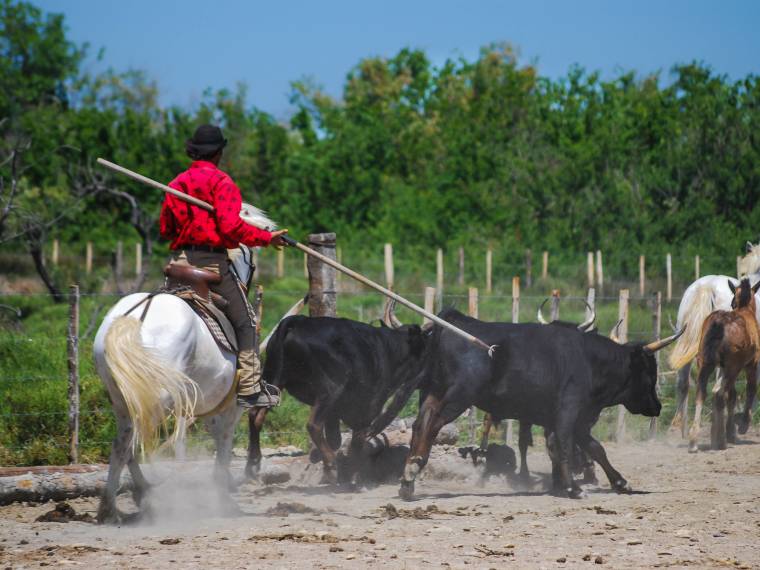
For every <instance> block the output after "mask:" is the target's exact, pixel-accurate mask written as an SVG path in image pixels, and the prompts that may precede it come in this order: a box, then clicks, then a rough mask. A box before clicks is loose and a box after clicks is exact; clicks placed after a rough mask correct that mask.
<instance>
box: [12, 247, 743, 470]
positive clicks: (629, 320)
mask: <svg viewBox="0 0 760 570" xmlns="http://www.w3.org/2000/svg"><path fill="white" fill-rule="evenodd" d="M56 250H57V253H56V256H57V257H56V259H55V263H56V264H58V263H61V262H62V261H63V260H64V256H62V255H61V254H60V246H58V247H57V248H56ZM88 251H89V252H90V253H89V256H88V262H87V263H86V266H87V268H88V271H92V270H93V269H92V267H93V257H92V253H91V249H90V248H88ZM135 251H139V248H137V247H136V248H135ZM389 251H390V253H389ZM489 251H490V250H489ZM4 255H6V257H7V255H8V254H4ZM341 257H342V253H341V252H340V251H338V258H339V259H340V258H341ZM449 257H451V256H449ZM493 258H494V255H493V252H491V253H487V254H486V256H485V263H484V264H483V271H482V273H481V272H479V271H470V272H467V271H465V270H464V255H463V253H462V250H461V249H460V250H459V252H458V253H457V255H456V256H455V258H454V261H455V263H454V267H455V269H454V270H453V271H450V272H448V273H447V272H445V271H444V267H443V263H444V261H445V260H446V259H447V257H445V256H443V255H440V254H439V255H437V258H436V265H437V267H436V275H435V281H434V282H435V284H436V287H424V288H418V289H417V290H412V289H410V290H406V291H405V290H404V288H401V289H396V288H395V287H394V290H398V292H399V294H401V295H402V296H404V297H407V298H409V299H410V300H412V301H414V302H417V303H419V304H421V305H422V304H423V303H424V304H425V305H426V309H428V310H431V311H433V310H435V311H438V310H440V309H441V308H443V307H446V306H455V307H458V308H460V310H463V312H468V313H469V314H471V315H474V316H477V317H478V318H481V319H483V320H491V321H512V322H535V320H536V319H535V315H536V311H537V308H538V307H539V306H540V305H541V304H542V303H543V302H544V301H545V300H546V299H547V297H552V292H553V293H554V295H553V296H554V298H556V299H557V303H556V307H557V309H556V310H553V311H552V317H553V318H561V319H562V320H568V321H577V322H580V321H581V320H583V319H584V316H585V313H586V305H585V303H587V302H588V301H589V299H591V304H592V305H593V307H594V309H595V310H596V312H597V324H598V328H599V331H600V333H602V334H608V331H610V330H611V329H612V328H613V327H614V325H615V324H616V323H617V322H618V320H619V317H620V315H625V321H626V322H625V325H624V327H623V328H624V329H625V330H626V333H627V338H628V339H629V340H652V339H653V338H659V337H660V335H661V329H662V319H663V318H665V317H664V316H663V315H664V312H663V311H667V313H668V314H669V315H670V316H671V317H672V320H673V321H674V320H675V313H676V309H677V307H678V304H679V303H680V300H681V297H680V296H676V295H674V294H673V289H674V285H673V272H672V267H673V265H672V261H671V258H670V256H668V257H667V259H668V262H667V264H666V268H667V270H666V275H665V279H664V281H662V280H659V281H658V279H660V276H658V275H657V274H656V273H655V272H651V271H650V273H649V277H647V273H646V270H647V265H646V262H645V261H644V259H643V257H640V258H639V279H638V281H637V280H630V279H627V280H626V279H611V278H610V277H609V276H607V278H606V282H605V275H604V267H603V265H602V264H601V257H600V255H599V252H596V253H594V254H593V255H592V254H589V256H588V258H587V260H586V261H587V264H586V267H585V269H586V275H585V276H582V278H581V281H584V280H583V277H585V278H586V279H585V283H584V282H581V283H578V282H577V276H578V268H577V266H573V267H572V268H563V267H562V266H561V265H559V264H555V265H552V266H550V265H549V259H550V256H549V255H548V252H544V253H543V255H542V256H541V269H540V271H536V272H535V273H536V275H534V274H533V273H534V272H533V260H532V258H531V256H530V255H527V254H526V258H525V260H524V261H523V262H519V263H514V264H506V263H504V264H501V265H500V266H499V270H500V271H501V272H507V271H510V270H511V269H513V270H514V271H513V273H514V274H515V276H514V277H513V278H512V279H511V281H504V280H501V282H500V285H499V286H497V287H495V286H494V274H495V272H494V265H493ZM257 261H258V271H257V279H264V280H266V279H276V278H283V277H285V276H286V275H288V274H289V275H292V276H296V277H300V276H303V277H304V278H306V268H305V264H304V267H303V268H301V266H300V260H299V259H298V256H296V255H294V256H292V258H291V260H290V262H289V263H287V264H286V263H285V256H284V253H282V252H275V253H273V254H269V255H267V256H265V255H264V253H262V252H259V255H258V259H257ZM344 261H345V260H344ZM365 261H366V260H365ZM715 261H717V260H715ZM6 262H7V260H6ZM141 262H142V261H141V255H140V254H139V253H136V256H135V263H136V267H135V272H136V274H138V273H139V271H140V270H141V269H142V268H141V267H140V263H141ZM383 262H384V263H382V264H380V265H379V266H378V264H377V263H375V265H371V264H370V265H371V267H370V268H369V271H367V272H368V273H370V275H371V276H373V277H377V274H378V273H379V274H380V278H379V279H378V280H381V279H383V277H384V279H385V282H386V283H387V284H388V285H389V286H395V285H396V284H397V283H398V280H397V279H396V278H395V271H394V270H395V268H394V264H393V254H392V247H390V248H388V247H386V249H385V257H384V259H383ZM722 262H723V265H725V260H722ZM710 263H711V260H710V259H709V258H700V257H699V256H696V257H695V258H694V270H695V273H694V274H693V276H695V277H698V276H699V272H700V270H701V268H704V267H708V266H709V265H710ZM681 265H683V264H681ZM737 265H738V261H737ZM582 273H583V272H582V271H581V275H582ZM555 274H559V275H566V276H568V275H569V276H574V277H575V278H576V280H575V281H576V282H575V283H573V282H572V279H570V278H569V277H556V278H555V277H554V275H555ZM473 275H474V277H473ZM420 279H421V280H425V281H428V282H433V279H432V276H430V275H427V274H425V275H423V277H419V278H418V279H417V280H414V279H412V280H409V282H410V283H412V284H414V283H416V282H417V281H419V280H420ZM474 279H481V280H482V285H483V287H481V288H475V287H465V284H467V283H470V282H472V281H473V280H474ZM154 280H155V281H156V282H158V281H160V278H158V279H154ZM505 282H506V283H510V282H511V285H512V286H511V290H510V291H506V290H505V289H506V285H504V286H502V285H501V283H505ZM688 282H689V280H688V279H683V280H681V281H679V283H678V284H677V286H678V285H684V284H686V283H688ZM304 283H305V281H304ZM554 284H556V285H558V286H559V287H565V288H566V289H570V290H571V291H579V290H583V289H584V288H586V287H588V288H590V289H593V290H594V292H595V293H598V292H601V294H598V295H593V296H591V297H589V295H588V294H585V295H579V294H569V295H565V296H563V295H561V292H560V291H559V290H556V289H555V290H553V291H552V285H554ZM405 285H406V286H407V287H409V286H410V285H408V284H406V283H405ZM663 285H664V287H661V286H663ZM412 286H413V285H412ZM618 287H619V288H620V289H619V290H618V291H616V293H617V295H612V294H610V293H611V292H612V291H613V290H615V288H618ZM521 288H522V291H526V290H527V292H528V293H529V294H523V293H521ZM679 288H682V287H679ZM661 289H666V292H664V293H663V292H662V291H661ZM431 290H432V294H431ZM539 291H540V292H541V294H538V293H539ZM623 291H625V292H626V293H625V294H623ZM338 292H339V299H340V301H339V313H340V315H341V316H344V317H347V318H352V319H355V320H359V321H364V322H370V321H372V320H375V319H378V318H380V317H381V315H382V304H383V300H382V299H381V298H380V297H379V296H378V295H376V294H373V293H368V292H366V291H362V290H359V289H358V288H357V287H356V286H354V285H353V284H352V283H349V282H347V280H346V279H345V278H344V279H342V280H340V279H339V285H338ZM631 292H633V295H631ZM302 296H303V290H300V291H298V290H280V289H278V290H273V291H270V292H268V293H267V294H266V297H265V298H266V299H267V300H268V301H269V300H273V299H277V298H279V299H280V301H281V302H280V303H279V305H282V306H284V305H286V304H289V302H292V300H293V299H297V298H299V297H302ZM50 297H51V295H50V294H49V293H45V292H38V291H0V303H3V304H6V303H7V304H9V305H10V306H12V305H13V299H27V300H29V299H40V300H42V299H47V298H50ZM74 297H76V301H74V299H73V298H74ZM119 297H120V295H119V294H117V293H113V292H110V291H81V292H78V293H77V294H76V295H73V294H72V295H70V298H71V303H72V310H71V313H70V315H71V316H70V318H69V326H70V327H71V322H72V320H74V316H73V315H75V314H76V315H77V316H76V320H77V321H78V319H79V317H78V313H79V299H80V298H85V299H98V300H99V301H102V302H104V303H107V302H109V301H114V302H115V301H116V300H117V299H118V298H119ZM560 301H561V302H560ZM553 304H554V303H553ZM74 305H76V306H74ZM273 305H277V303H273ZM560 307H561V309H560ZM267 313H268V315H269V316H268V318H269V319H270V320H273V319H275V317H276V315H272V310H268V311H267ZM399 316H400V317H401V318H402V320H404V321H406V320H409V321H410V322H412V321H411V319H415V318H417V317H416V316H414V315H413V314H411V313H409V312H404V310H403V309H400V310H399ZM667 320H669V319H667V318H666V322H667ZM90 325H91V324H90ZM68 336H69V340H68V343H67V347H66V350H67V351H68V354H69V359H68V360H69V374H68V386H69V387H70V388H71V385H72V383H76V385H77V388H76V389H75V390H72V389H70V390H69V392H70V394H69V398H68V402H69V407H68V409H56V410H39V411H28V410H25V411H14V410H10V411H3V412H1V413H0V421H5V420H14V419H23V418H38V419H39V418H46V417H52V418H62V417H68V419H69V431H70V433H69V438H70V440H69V441H68V442H66V443H62V442H60V441H59V440H56V441H47V442H46V443H45V445H48V446H51V447H58V448H61V449H69V456H70V459H71V460H72V461H76V459H77V458H78V447H79V446H80V445H89V446H97V445H108V444H110V441H105V440H100V439H98V440H95V439H90V440H84V441H79V430H78V424H79V419H80V418H86V417H89V416H104V417H105V416H108V415H109V414H110V413H111V410H110V408H108V407H90V408H88V407H84V408H80V407H79V394H78V391H79V388H78V373H77V374H72V371H71V354H72V347H71V344H72V342H73V343H76V344H78V343H79V341H80V334H79V330H78V326H77V328H76V331H75V333H74V334H71V333H70V334H69V335H68ZM5 342H33V343H35V344H36V345H50V346H51V347H56V348H57V347H61V348H63V347H62V345H61V340H60V339H59V338H54V337H47V338H35V339H31V338H25V337H24V335H23V333H9V334H8V336H7V337H6V340H5ZM73 353H77V354H78V348H75V349H74V350H73ZM659 375H660V382H659V388H660V390H663V389H664V388H665V387H667V386H668V384H672V379H673V378H674V376H675V371H670V370H666V369H664V367H662V366H660V368H659ZM66 380H67V374H66V371H64V370H59V371H56V372H55V373H53V374H51V375H49V376H48V375H28V374H24V373H20V374H19V375H18V376H2V377H0V386H2V387H4V388H5V387H7V386H11V385H14V384H19V383H24V384H27V383H30V382H56V383H58V382H60V384H61V389H62V390H63V389H65V387H66V386H67V383H66ZM74 395H75V396H74ZM614 415H615V413H614V411H611V410H608V411H607V412H605V416H604V417H603V418H602V421H606V420H605V417H607V418H608V419H609V417H611V416H614ZM475 418H477V414H476V413H471V414H470V416H469V417H468V418H460V422H459V424H460V425H464V429H465V430H466V431H468V432H469V436H468V439H469V440H470V442H471V443H472V442H474V440H475V435H476V434H475V430H476V429H477V425H476V422H475V421H474V420H475ZM620 426H622V429H623V431H624V428H625V422H622V423H620V422H618V428H617V429H616V430H614V431H615V433H614V435H613V437H614V438H621V437H622V436H623V432H622V431H621V428H620ZM655 431H656V425H655V426H654V428H652V427H650V436H651V435H652V434H654V433H655ZM511 433H512V430H511V429H505V438H507V439H508V441H509V442H510V443H511ZM291 436H297V437H305V430H304V431H303V432H301V431H292V430H287V431H276V430H275V431H264V432H263V433H262V437H263V438H264V440H265V441H267V440H270V441H275V440H279V439H282V438H284V437H291ZM188 441H189V442H195V443H204V442H208V441H209V438H208V436H205V435H202V434H200V433H194V434H192V435H191V436H189V438H188ZM28 445H33V443H30V444H28ZM5 447H6V449H8V450H10V451H19V450H21V449H23V448H24V447H25V445H16V446H5Z"/></svg>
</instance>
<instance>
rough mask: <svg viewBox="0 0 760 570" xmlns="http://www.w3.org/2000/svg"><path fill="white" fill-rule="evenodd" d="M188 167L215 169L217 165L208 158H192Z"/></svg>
mask: <svg viewBox="0 0 760 570" xmlns="http://www.w3.org/2000/svg"><path fill="white" fill-rule="evenodd" d="M190 168H212V169H214V170H216V169H217V168H218V167H217V166H216V164H214V163H213V162H209V161H208V160H194V161H193V163H192V164H191V165H190Z"/></svg>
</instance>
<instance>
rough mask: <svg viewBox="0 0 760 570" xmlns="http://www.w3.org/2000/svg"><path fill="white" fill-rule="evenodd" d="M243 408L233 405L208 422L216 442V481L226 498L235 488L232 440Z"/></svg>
mask: <svg viewBox="0 0 760 570" xmlns="http://www.w3.org/2000/svg"><path fill="white" fill-rule="evenodd" d="M242 413H243V410H242V409H241V408H239V407H238V406H235V405H231V406H228V407H227V409H225V410H224V411H222V412H221V413H219V414H217V415H215V416H212V417H211V418H209V419H208V420H207V422H206V424H207V425H208V429H209V431H210V432H211V436H212V437H213V438H214V442H215V443H216V462H215V464H214V481H215V482H216V484H217V486H218V488H219V491H220V493H221V495H222V497H223V498H224V499H227V498H229V492H230V491H232V490H234V485H233V481H232V475H231V474H230V462H231V461H232V442H233V439H234V436H235V424H237V421H238V419H239V418H240V415H241V414H242Z"/></svg>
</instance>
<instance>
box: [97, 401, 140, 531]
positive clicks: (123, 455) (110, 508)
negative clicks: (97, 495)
mask: <svg viewBox="0 0 760 570" xmlns="http://www.w3.org/2000/svg"><path fill="white" fill-rule="evenodd" d="M133 434H134V427H133V424H132V420H131V419H129V417H128V416H125V415H121V414H119V413H118V412H116V437H115V438H114V440H113V444H112V445H111V458H110V459H109V461H108V479H107V481H106V486H105V489H104V490H103V496H102V497H101V499H100V506H99V507H98V522H99V523H116V524H118V523H121V522H122V521H123V520H124V518H125V515H124V514H123V513H121V512H120V511H119V509H117V508H116V493H117V492H118V491H119V485H120V483H121V472H122V470H123V469H124V465H126V464H127V462H128V461H129V459H130V457H132V435H133Z"/></svg>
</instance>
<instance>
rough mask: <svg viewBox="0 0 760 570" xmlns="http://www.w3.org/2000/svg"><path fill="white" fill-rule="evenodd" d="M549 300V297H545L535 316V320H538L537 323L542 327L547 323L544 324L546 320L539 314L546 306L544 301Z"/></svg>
mask: <svg viewBox="0 0 760 570" xmlns="http://www.w3.org/2000/svg"><path fill="white" fill-rule="evenodd" d="M548 300H549V297H547V298H546V299H545V300H544V302H543V303H541V306H540V307H539V308H538V314H537V315H536V318H537V319H538V322H539V323H541V324H542V325H548V324H549V323H548V322H546V319H545V318H544V314H543V313H542V312H541V309H543V308H544V305H546V301H548Z"/></svg>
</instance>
